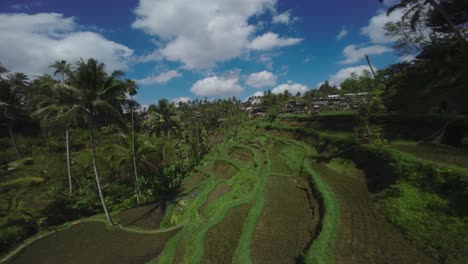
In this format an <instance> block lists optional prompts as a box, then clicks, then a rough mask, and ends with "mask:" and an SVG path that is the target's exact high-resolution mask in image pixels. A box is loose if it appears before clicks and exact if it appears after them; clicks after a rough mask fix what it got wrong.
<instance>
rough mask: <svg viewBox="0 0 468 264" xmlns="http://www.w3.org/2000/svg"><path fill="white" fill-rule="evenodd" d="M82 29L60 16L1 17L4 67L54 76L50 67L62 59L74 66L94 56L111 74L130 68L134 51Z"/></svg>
mask: <svg viewBox="0 0 468 264" xmlns="http://www.w3.org/2000/svg"><path fill="white" fill-rule="evenodd" d="M78 27H79V25H77V24H76V23H75V21H74V18H73V17H68V18H65V17H64V16H63V15H62V14H58V13H38V14H34V15H29V14H24V13H15V14H0V36H1V39H0V58H1V60H2V64H3V65H4V66H5V67H7V68H8V69H9V70H11V71H19V72H24V73H26V74H29V75H37V74H42V73H51V72H52V69H51V68H49V67H48V66H49V65H50V64H52V63H53V62H54V61H56V60H59V59H64V60H67V61H69V62H70V63H74V62H75V61H77V60H79V59H80V57H81V58H83V59H84V60H86V59H87V58H90V57H93V58H95V59H97V60H99V61H100V62H103V63H105V64H106V67H107V68H106V69H107V70H108V71H113V70H117V69H122V70H125V69H127V67H128V61H129V59H130V58H131V56H132V55H133V50H132V49H130V48H128V47H126V46H124V45H122V44H119V43H116V42H114V41H111V40H108V39H106V38H104V37H103V36H102V35H100V34H97V33H94V32H90V31H79V30H78V29H77V28H78Z"/></svg>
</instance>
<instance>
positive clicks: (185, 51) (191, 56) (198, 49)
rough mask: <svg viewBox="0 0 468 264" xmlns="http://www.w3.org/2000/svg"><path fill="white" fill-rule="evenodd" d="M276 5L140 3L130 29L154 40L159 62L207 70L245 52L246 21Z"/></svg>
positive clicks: (258, 1)
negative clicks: (160, 59) (166, 61)
mask: <svg viewBox="0 0 468 264" xmlns="http://www.w3.org/2000/svg"><path fill="white" fill-rule="evenodd" d="M276 2H277V0H238V1H227V0H223V1H219V0H205V1H197V3H193V2H192V1H189V0H158V1H154V0H140V1H139V4H138V6H137V8H136V9H135V10H134V12H135V14H136V16H137V18H136V20H135V21H134V22H133V24H132V27H133V28H135V29H140V30H143V31H144V32H146V33H147V34H149V35H152V36H156V37H158V38H159V40H160V41H161V43H162V45H161V47H160V48H159V49H158V51H159V54H161V56H162V57H163V58H165V59H167V60H169V61H178V62H181V63H182V64H183V65H184V67H185V68H187V69H195V68H197V69H200V68H210V67H213V66H215V65H216V63H217V62H222V61H226V60H229V59H232V58H236V57H239V56H240V55H241V54H242V53H243V52H245V51H246V49H247V48H248V44H249V39H250V38H251V36H252V35H253V34H254V33H255V26H254V25H251V24H249V21H248V20H249V18H250V17H252V16H254V15H258V14H262V13H264V12H266V11H267V10H270V9H272V8H274V6H275V4H276ZM181 18H183V19H181Z"/></svg>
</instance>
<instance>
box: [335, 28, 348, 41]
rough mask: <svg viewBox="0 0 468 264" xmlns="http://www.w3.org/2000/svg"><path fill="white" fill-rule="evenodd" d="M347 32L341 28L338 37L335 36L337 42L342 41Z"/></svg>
mask: <svg viewBox="0 0 468 264" xmlns="http://www.w3.org/2000/svg"><path fill="white" fill-rule="evenodd" d="M348 34H349V31H348V30H347V29H346V27H342V28H341V30H340V32H339V33H338V35H336V39H337V40H342V39H343V38H345V37H346V36H348Z"/></svg>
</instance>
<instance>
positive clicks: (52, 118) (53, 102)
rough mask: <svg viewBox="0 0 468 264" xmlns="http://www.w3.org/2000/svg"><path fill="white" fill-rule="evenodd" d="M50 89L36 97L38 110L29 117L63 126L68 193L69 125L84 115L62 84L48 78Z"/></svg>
mask: <svg viewBox="0 0 468 264" xmlns="http://www.w3.org/2000/svg"><path fill="white" fill-rule="evenodd" d="M49 85H50V87H51V90H50V91H49V93H47V94H44V95H42V96H40V98H36V100H37V101H38V103H37V107H38V110H36V111H35V112H33V113H32V114H31V117H33V118H36V119H40V120H41V125H43V126H44V127H47V126H49V125H52V126H59V127H64V128H65V141H66V149H67V172H68V185H69V192H70V195H71V194H72V192H73V184H72V174H71V162H70V140H69V134H70V127H71V126H72V125H74V124H77V123H78V122H79V121H80V120H82V119H83V118H84V116H85V115H86V114H85V113H84V112H83V109H82V108H80V107H79V106H78V105H77V104H76V103H77V100H76V99H75V98H74V97H73V96H72V94H71V93H70V91H69V90H68V89H66V88H65V86H64V85H63V84H58V83H56V81H55V80H52V79H51V80H49Z"/></svg>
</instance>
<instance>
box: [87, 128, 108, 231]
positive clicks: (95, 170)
mask: <svg viewBox="0 0 468 264" xmlns="http://www.w3.org/2000/svg"><path fill="white" fill-rule="evenodd" d="M91 147H92V151H93V153H92V154H93V155H92V156H93V168H94V175H95V176H96V185H97V189H98V193H99V198H100V199H101V204H102V208H103V209H104V214H105V215H106V219H107V221H108V222H109V224H111V225H114V222H113V221H112V218H111V216H110V214H109V211H108V210H107V206H106V201H105V200H104V195H103V193H102V189H101V180H100V178H99V172H98V169H97V165H96V142H95V138H94V120H92V121H91Z"/></svg>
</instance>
